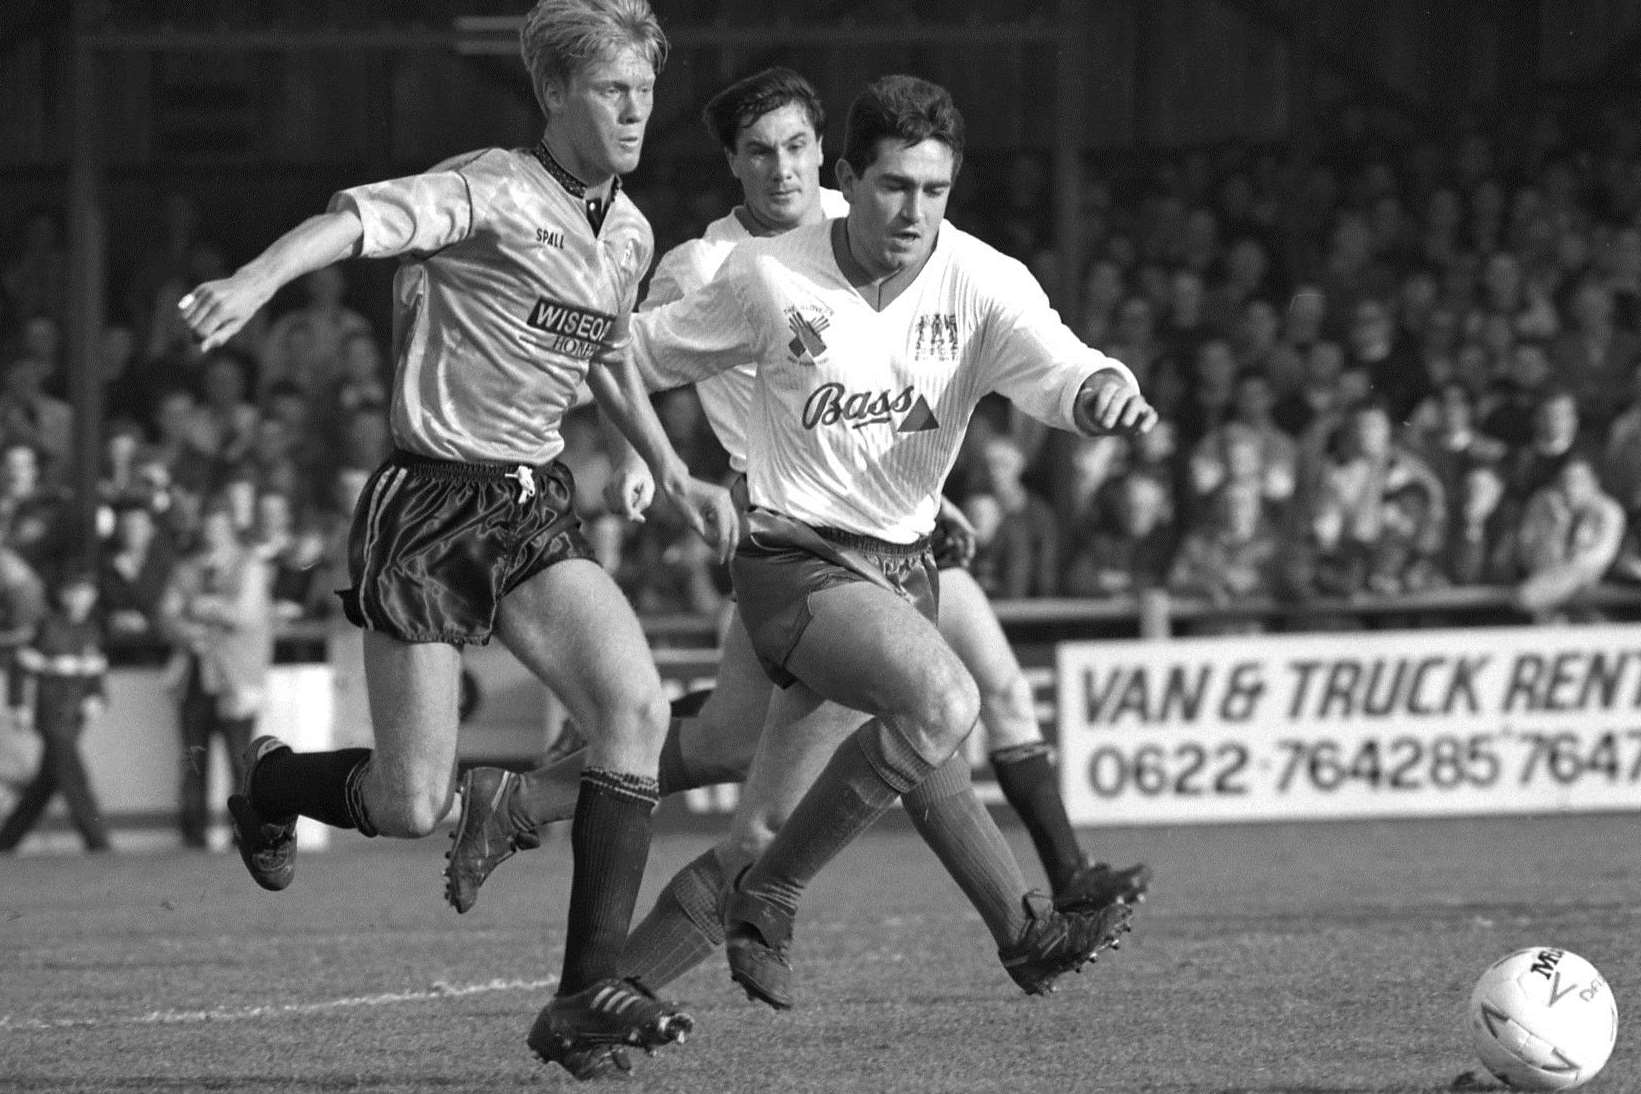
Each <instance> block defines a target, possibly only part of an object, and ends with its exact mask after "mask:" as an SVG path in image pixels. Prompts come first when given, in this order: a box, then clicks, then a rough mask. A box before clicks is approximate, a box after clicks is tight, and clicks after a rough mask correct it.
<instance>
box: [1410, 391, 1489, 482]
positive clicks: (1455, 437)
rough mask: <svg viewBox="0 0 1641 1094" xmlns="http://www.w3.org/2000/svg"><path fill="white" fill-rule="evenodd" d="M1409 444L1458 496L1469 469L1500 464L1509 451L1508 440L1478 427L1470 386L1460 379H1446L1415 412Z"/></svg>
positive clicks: (1437, 476)
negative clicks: (1481, 463)
mask: <svg viewBox="0 0 1641 1094" xmlns="http://www.w3.org/2000/svg"><path fill="white" fill-rule="evenodd" d="M1406 436H1407V441H1408V445H1409V447H1411V448H1412V449H1413V451H1414V452H1415V453H1416V454H1417V455H1418V456H1419V458H1420V459H1422V460H1424V462H1425V463H1426V464H1428V465H1429V467H1430V470H1431V471H1433V472H1435V474H1436V478H1437V479H1439V480H1440V481H1441V484H1442V492H1443V494H1444V495H1446V496H1447V497H1449V498H1457V497H1459V495H1460V493H1461V484H1462V482H1463V480H1464V476H1465V475H1466V474H1467V473H1468V472H1469V469H1470V468H1471V467H1472V466H1473V465H1474V464H1476V463H1477V462H1484V463H1492V464H1496V463H1499V462H1500V461H1502V460H1503V459H1504V458H1505V455H1506V449H1505V446H1504V443H1503V442H1502V441H1500V440H1499V439H1498V438H1496V437H1489V436H1488V435H1487V434H1485V433H1483V432H1482V431H1481V430H1480V429H1478V428H1477V427H1476V406H1475V402H1474V400H1473V398H1472V397H1471V394H1470V389H1469V388H1468V387H1467V386H1465V385H1464V384H1463V383H1461V382H1459V381H1458V380H1448V381H1447V382H1445V383H1443V384H1442V385H1441V386H1440V387H1439V388H1438V389H1437V390H1436V393H1435V395H1433V396H1431V397H1430V398H1429V399H1426V400H1425V402H1424V403H1423V404H1422V405H1421V406H1420V408H1419V409H1418V410H1417V411H1415V412H1414V416H1413V423H1412V428H1411V429H1410V430H1409V432H1408V433H1407V435H1406Z"/></svg>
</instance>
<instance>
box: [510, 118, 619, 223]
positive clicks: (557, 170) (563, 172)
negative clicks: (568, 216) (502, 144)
mask: <svg viewBox="0 0 1641 1094" xmlns="http://www.w3.org/2000/svg"><path fill="white" fill-rule="evenodd" d="M530 152H531V154H532V155H534V156H535V157H536V161H537V162H538V163H540V164H541V166H542V167H543V169H545V170H546V172H547V173H548V174H549V175H551V176H553V178H554V179H555V180H557V182H558V184H559V185H560V186H562V187H564V189H565V190H567V191H569V193H570V196H571V197H573V198H579V199H580V201H581V206H582V208H583V209H584V210H586V213H587V223H589V224H591V225H592V226H593V231H595V232H596V231H598V228H599V226H600V225H601V224H603V223H604V214H605V213H607V212H609V211H610V206H612V205H614V204H615V196H616V195H617V194H619V193H620V192H621V176H620V175H616V176H615V177H614V178H612V179H610V196H609V199H608V200H606V201H600V200H599V199H598V198H590V197H588V196H587V184H586V183H584V182H582V181H581V180H580V179H578V178H576V177H575V176H574V175H572V174H570V172H569V169H568V168H566V167H565V166H564V165H563V164H562V163H559V162H558V160H556V159H554V158H553V154H552V153H551V152H549V151H548V150H547V142H546V141H545V140H540V141H537V142H536V146H535V147H534V148H532V149H530Z"/></svg>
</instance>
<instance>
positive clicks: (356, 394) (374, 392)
mask: <svg viewBox="0 0 1641 1094" xmlns="http://www.w3.org/2000/svg"><path fill="white" fill-rule="evenodd" d="M387 379H388V378H387V365H386V362H385V360H384V359H383V356H382V346H381V343H379V342H378V341H377V340H376V336H375V335H374V334H372V333H370V332H368V331H354V332H353V333H351V334H349V335H347V336H346V337H345V338H343V340H342V348H341V352H340V354H339V356H338V358H337V372H336V377H335V379H334V380H333V381H332V382H331V384H330V386H329V387H328V388H326V389H325V390H324V391H323V392H321V393H320V394H319V396H318V399H317V403H318V406H319V413H318V415H317V418H318V425H319V429H320V433H321V434H322V435H323V437H324V438H325V440H326V442H327V443H328V444H335V443H336V442H337V441H338V440H340V439H341V438H342V437H343V436H345V432H344V430H345V425H346V422H347V421H348V420H349V419H350V418H351V417H352V416H353V412H354V411H356V410H359V409H360V408H362V407H377V408H380V409H381V411H382V413H384V414H385V413H386V412H387V405H388V390H387Z"/></svg>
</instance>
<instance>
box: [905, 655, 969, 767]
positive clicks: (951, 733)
mask: <svg viewBox="0 0 1641 1094" xmlns="http://www.w3.org/2000/svg"><path fill="white" fill-rule="evenodd" d="M959 668H961V666H959ZM927 684H928V686H926V687H925V688H924V689H923V691H922V693H921V694H920V696H919V706H918V709H917V710H915V711H909V712H907V713H909V714H910V715H911V718H910V719H909V723H908V720H901V721H900V724H901V725H902V726H903V727H905V728H908V729H913V728H914V727H915V729H914V731H915V732H917V733H918V734H919V735H920V736H922V737H924V738H926V740H927V741H928V746H929V750H928V752H927V753H926V756H927V758H929V759H932V760H934V761H936V762H938V761H939V760H942V759H944V758H945V757H946V756H947V755H949V754H950V753H951V751H952V750H953V749H954V748H956V747H957V746H958V745H959V744H960V743H961V742H962V740H963V738H965V737H967V736H968V735H969V731H970V730H971V729H973V728H974V724H975V723H976V722H977V721H979V719H980V689H979V688H978V687H976V686H975V683H974V678H973V677H971V676H970V675H969V674H968V673H967V672H961V671H960V672H936V673H933V674H931V676H930V677H929V679H928V681H927ZM919 751H920V752H921V751H924V750H923V749H919Z"/></svg>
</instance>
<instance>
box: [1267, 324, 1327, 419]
mask: <svg viewBox="0 0 1641 1094" xmlns="http://www.w3.org/2000/svg"><path fill="white" fill-rule="evenodd" d="M1344 372H1345V348H1344V347H1343V346H1342V345H1340V344H1339V343H1338V342H1335V341H1332V340H1331V339H1323V340H1321V341H1318V342H1313V343H1311V345H1310V348H1309V349H1308V350H1306V351H1305V359H1304V372H1303V374H1302V377H1301V380H1300V384H1299V387H1298V388H1296V389H1294V390H1293V391H1290V392H1288V394H1286V395H1283V396H1280V397H1279V398H1278V399H1277V400H1276V403H1275V405H1274V406H1272V407H1271V420H1272V421H1273V422H1275V423H1276V425H1277V426H1278V427H1279V428H1280V429H1281V430H1282V431H1283V432H1285V433H1287V434H1288V436H1290V437H1294V438H1299V437H1302V436H1304V434H1305V433H1306V431H1307V430H1309V429H1310V427H1311V424H1312V423H1313V422H1315V421H1317V420H1318V419H1321V418H1329V417H1331V416H1333V415H1334V414H1336V413H1338V411H1339V410H1340V409H1341V401H1340V400H1341V392H1340V379H1341V377H1342V376H1343V375H1344Z"/></svg>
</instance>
